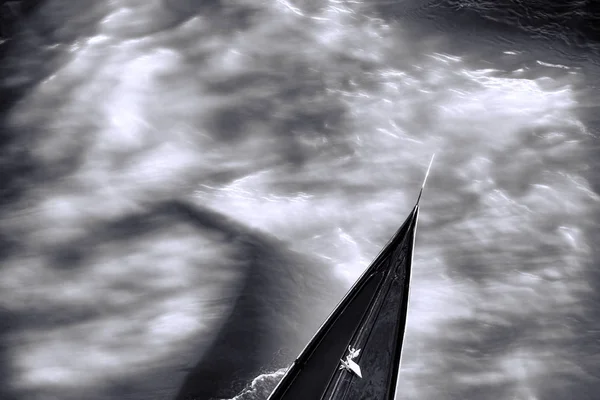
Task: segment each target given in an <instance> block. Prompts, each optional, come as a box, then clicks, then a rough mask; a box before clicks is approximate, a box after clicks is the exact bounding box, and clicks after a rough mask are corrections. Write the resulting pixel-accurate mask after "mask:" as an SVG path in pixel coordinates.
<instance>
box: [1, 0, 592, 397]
mask: <svg viewBox="0 0 600 400" xmlns="http://www.w3.org/2000/svg"><path fill="white" fill-rule="evenodd" d="M85 3H86V2H78V3H77V5H76V6H74V5H72V4H69V3H66V2H61V1H59V0H55V1H50V2H49V3H48V4H46V5H44V6H43V7H42V8H40V10H39V12H38V13H37V14H34V15H33V16H31V18H30V19H29V20H28V21H29V23H28V25H26V26H25V27H24V28H23V29H22V32H21V33H20V34H19V35H17V36H16V37H15V38H14V39H13V42H12V46H13V47H12V48H11V49H9V50H8V52H7V53H6V60H7V61H9V62H10V63H9V64H8V63H7V67H6V69H5V70H4V72H5V74H4V77H3V80H2V83H1V84H2V90H3V91H4V93H10V94H11V95H12V96H13V100H14V101H13V103H12V105H11V108H10V109H9V110H8V111H7V112H6V113H5V114H4V117H5V118H4V119H3V130H4V136H3V143H2V146H3V147H2V149H1V151H2V159H3V165H5V166H6V171H7V172H8V173H7V178H6V181H5V185H4V190H3V208H2V210H1V213H2V214H1V220H0V222H1V229H2V234H3V239H4V242H5V244H4V246H3V254H2V255H3V257H4V259H3V267H2V269H1V270H0V288H1V289H2V290H0V304H1V305H2V313H3V314H4V315H5V316H6V318H7V319H8V318H9V320H10V321H11V324H10V326H9V328H8V330H7V331H6V332H2V333H3V334H4V341H5V343H7V344H8V346H7V348H6V351H5V354H4V356H5V360H6V365H7V367H6V368H7V373H6V374H4V375H5V377H4V378H2V379H3V381H2V382H1V383H2V388H1V389H0V393H2V391H4V393H6V395H5V397H6V398H10V397H9V396H14V397H16V398H28V399H46V398H48V396H49V395H50V396H55V397H57V398H61V399H81V398H86V399H112V398H130V399H150V398H170V397H173V396H175V395H176V394H177V393H179V395H180V397H181V398H184V397H185V396H186V395H189V394H195V395H197V396H198V397H199V398H210V397H221V398H232V397H233V396H235V395H236V394H238V397H237V398H238V399H259V398H265V397H266V394H267V393H268V391H269V389H270V388H272V387H273V385H274V384H275V382H276V381H277V379H279V378H280V376H281V374H282V370H280V368H282V367H284V366H285V365H286V363H288V362H289V361H291V360H292V359H293V357H294V355H295V354H296V353H297V352H298V351H299V350H300V349H301V348H302V346H303V345H304V343H305V342H306V341H307V340H308V338H310V336H311V335H312V334H313V333H314V331H315V329H316V328H317V327H318V325H319V324H320V322H321V321H322V320H323V318H324V316H325V315H326V314H327V313H328V312H329V310H330V309H331V308H332V307H333V306H334V305H335V302H336V301H337V299H338V298H339V297H340V296H341V294H342V292H343V291H344V290H345V289H347V288H348V287H349V285H350V283H351V282H352V280H353V279H355V278H356V277H357V276H358V274H360V272H361V271H362V269H363V268H364V267H365V266H366V264H367V263H368V262H369V261H370V260H371V259H372V258H373V257H374V256H375V254H376V253H377V252H378V250H379V249H380V247H381V246H382V245H383V243H385V241H386V240H387V238H388V237H389V235H390V234H391V233H392V232H393V231H394V230H395V229H396V227H397V225H398V224H399V223H401V222H402V220H403V219H404V217H405V215H406V213H407V212H408V210H409V209H410V207H411V206H412V204H413V202H414V200H415V197H416V194H417V190H418V186H419V184H420V181H421V179H422V175H423V173H424V170H425V168H426V164H427V162H428V160H429V158H430V156H431V154H432V153H434V152H435V153H436V154H437V156H436V163H435V166H434V169H433V171H432V174H431V177H430V180H429V182H428V188H427V192H426V195H425V197H424V199H423V208H422V214H421V222H420V225H419V228H420V232H419V234H418V240H417V250H416V258H415V273H414V279H413V290H412V301H411V309H410V316H409V322H408V333H407V338H406V350H405V355H404V357H403V366H402V367H403V369H402V375H401V380H402V382H401V384H400V385H399V387H401V388H402V396H403V397H404V398H419V399H430V398H431V399H434V398H436V399H437V398H477V399H482V398H483V399H486V398H494V399H496V398H507V399H533V398H549V396H550V395H549V393H552V394H553V395H554V397H553V398H571V397H569V396H568V395H569V394H570V393H571V394H572V391H573V390H574V388H575V387H577V386H578V385H584V384H587V383H586V382H590V380H593V379H592V378H591V377H592V375H590V374H592V373H593V371H591V368H593V366H594V365H595V364H594V362H593V361H594V360H593V359H592V358H591V357H585V356H584V354H585V352H586V351H588V350H589V349H587V350H586V349H584V348H583V347H578V343H580V342H581V340H580V335H582V332H578V331H576V330H575V327H576V326H578V325H581V324H584V322H585V321H588V320H589V319H590V318H592V317H591V314H590V313H589V304H588V303H586V302H585V299H589V298H590V292H591V288H592V285H593V283H591V281H590V280H591V275H590V264H591V262H590V259H591V257H592V248H591V246H592V244H593V238H592V237H590V236H591V233H590V232H592V228H594V226H595V221H594V218H595V215H596V213H597V200H598V199H597V195H596V194H595V192H594V191H593V190H592V187H591V184H590V182H588V181H587V180H586V177H587V176H588V175H587V174H588V170H589V164H588V161H587V159H589V157H590V152H589V147H586V145H587V144H588V143H590V133H589V129H588V127H586V125H585V124H584V123H583V122H582V120H581V118H580V116H579V114H578V104H579V103H578V102H579V101H580V98H581V93H580V89H579V88H580V87H581V86H582V82H583V80H584V79H585V76H584V75H583V74H582V71H581V68H580V67H575V66H571V65H569V62H568V61H563V62H561V63H560V64H558V63H556V62H555V61H554V59H552V60H550V61H549V60H546V59H537V58H535V59H532V58H531V54H530V53H528V51H527V49H523V48H520V47H519V46H517V45H515V46H517V47H510V46H509V45H508V44H506V43H504V42H503V43H501V44H498V46H497V48H494V49H490V48H486V49H485V54H486V58H485V59H483V60H482V59H477V60H476V61H473V60H474V59H476V58H477V57H476V55H477V52H478V51H479V50H478V48H477V47H474V48H471V49H469V48H467V49H466V50H464V51H463V53H461V54H450V53H449V51H448V50H447V49H448V48H450V47H451V43H450V42H451V39H450V38H449V37H444V35H443V34H441V33H439V32H429V33H427V34H422V33H420V34H416V33H415V32H413V31H411V29H409V28H408V24H407V25H404V24H403V23H401V22H398V21H395V20H394V19H392V18H390V19H387V20H386V19H382V18H379V17H378V18H375V15H377V14H376V13H375V12H374V11H373V10H374V9H372V8H371V7H370V6H369V5H368V4H361V3H358V2H340V1H333V0H332V1H330V2H329V3H327V4H323V5H317V4H312V3H310V2H306V4H304V3H300V2H294V3H292V2H287V1H272V2H263V3H261V4H259V3H256V2H235V3H233V2H226V1H223V2H210V3H206V4H203V5H202V6H196V5H194V4H195V3H193V2H186V1H175V0H174V1H167V2H159V1H152V2H147V1H134V0H130V1H120V2H94V3H93V5H92V4H91V3H90V4H89V5H87V4H85ZM22 49H27V52H23V50H22ZM469 54H470V55H471V56H469ZM582 321H583V322H582ZM583 334H585V333H583ZM585 335H587V336H586V337H587V338H590V337H591V336H590V335H592V333H587V334H585ZM273 371H277V372H276V373H275V374H270V373H272V372H273ZM261 374H263V375H261ZM186 376H187V378H186ZM252 379H254V381H252ZM245 386H246V389H243V388H244V387H245ZM242 389H243V390H242ZM4 393H2V394H4ZM557 396H558V397H557ZM578 398H590V397H585V395H578Z"/></svg>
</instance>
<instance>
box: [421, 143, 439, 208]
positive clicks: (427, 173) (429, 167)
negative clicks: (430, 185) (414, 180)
mask: <svg viewBox="0 0 600 400" xmlns="http://www.w3.org/2000/svg"><path fill="white" fill-rule="evenodd" d="M434 158H435V153H433V155H432V156H431V160H430V161H429V166H428V167H427V172H425V178H423V184H422V185H421V190H419V197H418V198H417V205H419V201H421V195H422V194H423V189H425V183H426V182H427V177H428V176H429V171H430V170H431V165H432V164H433V159H434Z"/></svg>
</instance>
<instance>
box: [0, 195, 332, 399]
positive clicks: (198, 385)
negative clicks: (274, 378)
mask: <svg viewBox="0 0 600 400" xmlns="http://www.w3.org/2000/svg"><path fill="white" fill-rule="evenodd" d="M181 223H184V224H186V225H188V226H192V227H194V228H195V229H196V230H197V231H198V232H199V233H202V234H204V235H206V234H209V235H217V237H219V238H221V239H223V240H224V241H225V243H229V244H230V245H231V246H232V247H231V248H232V249H233V251H234V255H233V258H234V260H239V261H240V263H239V264H240V265H243V266H244V267H243V268H241V269H239V270H238V271H237V273H238V274H239V277H238V278H237V279H238V281H239V282H238V289H237V291H235V292H234V293H233V295H234V298H233V299H232V300H233V303H232V304H231V306H230V307H231V313H230V314H229V315H228V316H223V320H222V324H221V325H220V327H219V328H218V332H217V331H214V332H211V334H214V335H215V339H214V340H213V341H212V342H211V344H210V346H209V347H208V348H207V349H204V350H205V351H203V350H202V348H203V347H205V346H206V338H197V339H196V340H197V342H198V343H204V344H201V345H200V347H201V348H199V349H197V350H195V352H197V353H199V354H201V353H203V355H202V356H201V359H200V360H199V361H198V363H197V364H196V365H195V366H194V367H192V368H191V369H190V370H189V371H187V372H186V371H185V370H181V369H179V370H172V369H165V366H164V365H173V364H174V363H175V364H176V360H175V362H171V361H172V360H171V361H169V362H168V363H166V364H164V365H163V366H162V367H161V365H160V362H159V363H158V364H157V365H151V366H147V367H148V368H149V369H150V370H151V373H150V374H151V375H148V373H146V372H141V373H139V374H136V373H135V371H132V373H131V374H128V375H130V376H128V377H124V378H123V379H112V380H111V381H110V382H107V383H106V384H105V386H104V387H103V388H102V390H101V393H90V394H89V397H88V398H89V399H106V398H111V399H112V398H114V399H125V398H127V399H132V400H133V399H137V400H146V399H147V398H148V396H149V395H152V396H154V395H158V393H162V392H164V393H165V396H167V392H168V393H171V394H172V393H173V392H175V390H176V387H177V385H178V384H179V382H181V381H182V380H183V381H184V383H183V385H182V386H181V387H180V389H179V391H178V392H179V394H178V396H177V398H178V399H188V398H199V399H211V398H230V397H233V396H235V395H236V394H237V393H239V391H240V390H242V389H243V388H244V387H245V386H246V385H247V384H248V383H249V382H250V381H251V380H252V379H253V378H254V377H256V376H257V375H258V374H260V373H262V372H266V371H267V370H270V371H274V370H276V369H279V368H282V367H284V366H286V365H287V364H288V363H289V362H291V361H292V360H293V358H294V356H295V355H297V354H298V353H299V351H300V350H301V349H302V347H303V346H304V344H305V343H306V342H307V341H308V340H309V339H310V337H311V336H312V333H313V331H314V330H316V329H317V327H318V325H319V324H320V323H321V322H322V320H323V319H324V318H325V316H326V315H327V313H328V312H329V311H330V310H329V306H330V305H333V304H335V302H336V301H337V300H338V299H339V298H340V297H341V295H342V292H341V290H340V288H339V287H337V286H338V285H337V284H335V283H334V282H335V280H334V278H333V276H332V273H331V271H330V270H329V269H328V268H326V267H325V266H324V265H323V264H322V263H320V262H318V261H316V260H314V259H310V258H307V257H304V256H300V255H299V254H296V253H295V252H293V251H290V250H288V249H287V245H286V244H285V243H282V242H281V241H279V240H278V239H276V238H274V237H271V236H268V235H265V234H263V233H261V232H259V231H256V230H253V229H249V228H247V227H245V226H244V225H243V224H241V223H239V222H237V221H235V220H232V219H230V218H228V217H226V216H224V215H222V214H220V213H218V212H215V211H212V210H210V209H208V208H205V207H202V206H198V205H194V204H191V203H188V202H183V201H175V200H174V201H166V202H163V203H160V204H157V205H155V206H151V207H149V208H148V209H146V210H145V211H141V212H138V213H133V214H131V215H129V216H127V217H125V218H122V219H119V220H115V221H112V222H108V223H106V224H101V225H98V226H96V227H94V228H93V229H92V230H91V231H90V232H88V233H87V234H86V236H85V237H82V238H81V239H79V240H76V241H73V242H71V243H68V244H65V245H64V246H62V247H59V248H56V249H54V250H53V254H52V255H51V256H50V258H49V260H50V261H49V263H52V264H53V265H52V267H53V268H55V271H56V273H58V274H64V277H65V279H68V277H69V276H70V275H72V274H82V273H83V274H85V268H86V263H87V262H88V260H92V259H94V257H95V256H96V255H98V252H101V251H102V249H101V248H102V247H101V246H102V245H106V244H111V243H114V244H118V243H127V242H130V241H142V242H143V241H144V240H145V237H148V235H150V236H151V235H152V234H153V233H161V232H168V231H169V229H171V228H172V227H173V226H174V224H181ZM100 255H102V254H100ZM198 268H199V269H202V268H210V266H206V265H198ZM132 279H133V281H132V282H131V287H130V288H129V289H128V292H130V293H132V294H135V293H136V292H135V291H136V290H137V289H138V288H137V286H138V283H137V282H136V281H135V279H136V278H135V277H132ZM138 279H139V278H138ZM139 284H143V282H139ZM224 295H225V294H224ZM208 301H213V302H223V301H224V300H223V299H212V300H210V299H208ZM228 301H229V300H228ZM324 305H325V306H324ZM135 307H136V305H135V304H132V305H131V306H126V307H120V308H119V309H106V308H103V309H102V310H98V309H89V308H86V307H78V306H77V304H73V305H72V306H69V308H68V309H63V310H61V313H60V315H56V313H55V311H54V310H53V309H52V308H50V309H48V310H45V309H44V308H41V309H40V310H38V311H36V312H29V313H27V314H18V315H17V314H15V315H12V316H9V315H7V314H5V313H1V314H0V317H1V325H0V339H4V338H5V336H6V335H8V334H12V335H17V336H16V337H17V338H18V334H19V332H22V331H23V330H27V331H32V330H33V331H36V332H41V331H51V330H52V329H53V328H58V327H65V326H68V325H70V324H80V323H84V322H93V321H94V320H96V319H100V318H105V317H107V315H116V314H120V313H124V314H127V315H132V313H133V315H135V312H136V309H135ZM107 313H109V314H107ZM0 345H2V346H5V345H6V342H5V341H2V343H0ZM21 346H23V345H21ZM4 350H5V347H0V358H1V359H2V360H0V362H1V363H2V364H0V372H2V374H0V395H1V398H2V399H3V400H12V399H15V400H16V399H17V397H15V396H17V393H13V392H11V391H10V389H9V388H10V386H9V385H10V382H11V370H10V368H9V367H8V365H9V364H8V363H6V362H5V360H4V359H5V358H6V351H4ZM148 351H152V349H148ZM180 356H181V355H180ZM172 357H174V358H177V357H178V355H177V354H173V355H172ZM188 358H189V355H188ZM169 368H171V367H169ZM184 374H186V375H187V376H186V377H185V379H184ZM169 385H170V389H169ZM54 394H55V395H56V396H59V397H60V396H61V393H58V392H57V393H54ZM26 395H27V396H26V397H28V396H29V395H32V393H31V394H26ZM48 395H50V393H49V394H48ZM11 396H13V397H11ZM107 396H108V397H107ZM22 398H25V397H22ZM69 398H71V397H69ZM165 398H168V397H165Z"/></svg>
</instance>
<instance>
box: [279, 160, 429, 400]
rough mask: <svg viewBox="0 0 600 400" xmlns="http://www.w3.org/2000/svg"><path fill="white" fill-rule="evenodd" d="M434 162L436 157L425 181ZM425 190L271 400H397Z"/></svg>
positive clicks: (294, 365) (304, 351) (292, 367)
mask: <svg viewBox="0 0 600 400" xmlns="http://www.w3.org/2000/svg"><path fill="white" fill-rule="evenodd" d="M432 162H433V157H432V159H431V162H430V164H429V168H428V169H427V174H426V175H425V180H426V179H427V175H428V174H429V169H430V168H431V163H432ZM424 185H425V182H423V186H424ZM423 186H422V187H421V191H420V192H419V197H418V198H417V202H416V204H415V206H414V207H413V209H412V211H411V213H410V214H409V216H408V218H406V220H405V221H404V223H403V224H402V226H401V227H400V229H398V231H396V233H395V234H394V236H393V237H392V239H391V240H390V241H389V243H388V244H387V245H386V246H385V247H384V248H383V250H382V251H381V252H380V254H379V255H378V256H377V258H376V259H375V261H373V263H372V264H371V265H370V266H369V267H368V268H367V270H366V271H365V272H364V273H363V274H362V275H361V277H360V278H359V279H358V280H357V281H356V283H355V284H354V285H353V286H352V288H351V289H350V290H349V291H348V293H347V294H346V296H345V297H344V298H343V299H342V301H341V302H340V303H339V304H338V306H337V307H336V308H335V310H334V311H333V312H332V313H331V315H330V316H329V317H328V318H327V320H326V321H325V323H324V324H323V325H322V326H321V328H320V329H319V330H318V332H317V333H316V335H315V336H314V337H313V338H312V340H311V341H310V342H309V343H308V345H307V346H306V348H305V349H304V350H303V351H302V352H301V353H300V355H299V356H298V358H297V359H296V361H294V363H293V364H292V366H291V367H290V368H289V369H288V371H287V372H286V374H285V375H284V377H283V378H282V380H281V381H280V382H279V384H278V385H277V387H276V388H275V390H274V391H273V393H271V396H270V397H269V400H296V399H297V400H313V399H314V400H342V399H348V400H358V399H368V400H383V399H386V400H392V399H394V398H395V396H396V385H397V380H398V373H399V370H400V360H401V356H402V344H403V341H404V331H405V326H406V316H407V310H408V301H409V290H410V278H411V268H412V258H413V249H414V241H415V234H416V229H417V220H418V217H419V202H420V199H421V194H422V193H423Z"/></svg>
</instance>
